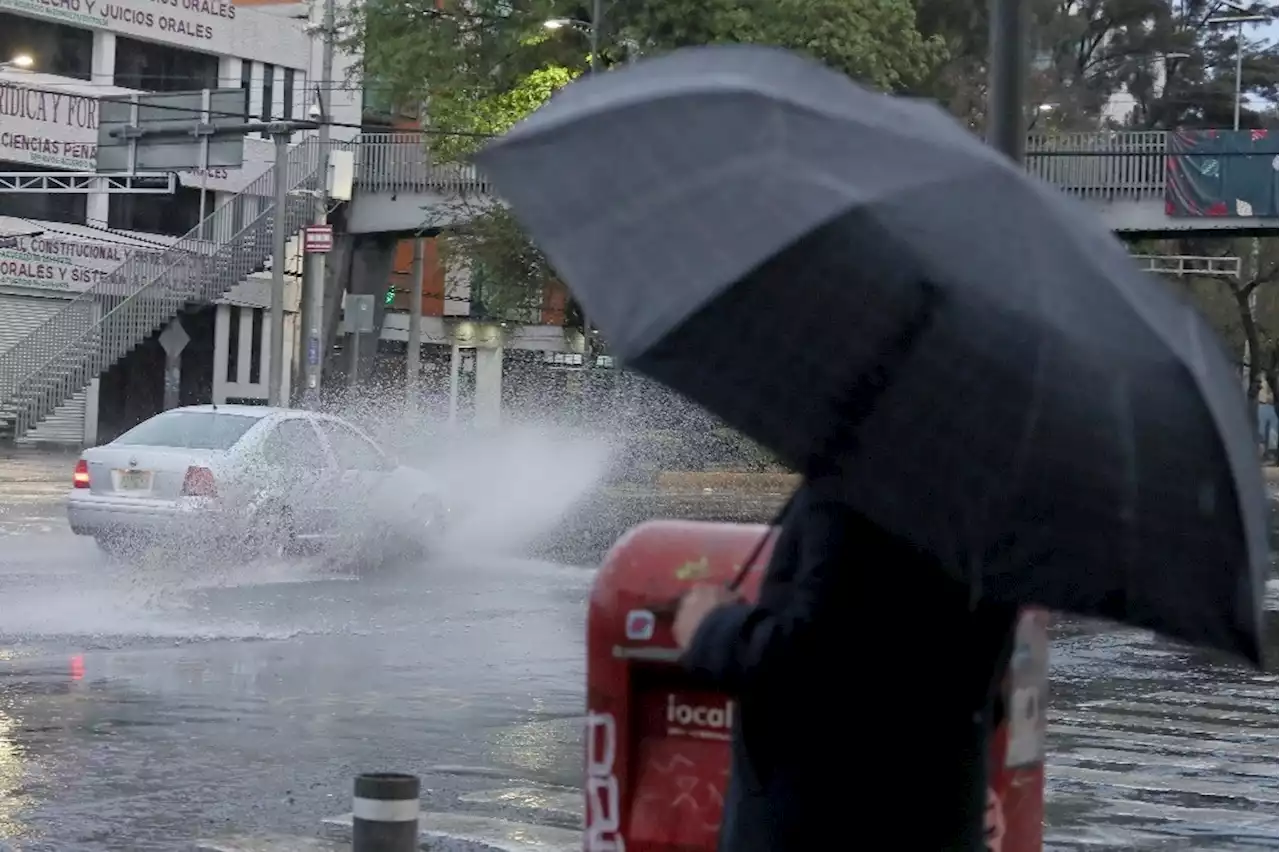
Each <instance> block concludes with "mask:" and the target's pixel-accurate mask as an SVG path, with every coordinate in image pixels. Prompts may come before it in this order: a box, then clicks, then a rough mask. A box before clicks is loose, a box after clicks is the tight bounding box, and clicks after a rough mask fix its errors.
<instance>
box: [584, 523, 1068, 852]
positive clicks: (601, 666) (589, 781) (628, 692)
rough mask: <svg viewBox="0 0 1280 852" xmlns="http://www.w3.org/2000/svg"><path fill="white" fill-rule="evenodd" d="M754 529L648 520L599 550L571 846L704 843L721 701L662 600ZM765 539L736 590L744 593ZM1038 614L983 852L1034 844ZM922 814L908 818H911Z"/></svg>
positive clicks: (727, 561) (667, 848) (750, 546)
mask: <svg viewBox="0 0 1280 852" xmlns="http://www.w3.org/2000/svg"><path fill="white" fill-rule="evenodd" d="M772 534H773V533H772V532H771V531H770V530H769V528H768V527H765V526H748V525H742V524H711V523H700V522H694V521H651V522H649V523H646V524H642V525H640V526H639V527H636V528H635V529H633V530H631V531H630V532H628V533H627V534H626V535H624V536H623V537H622V538H621V539H619V540H618V542H617V544H615V545H614V547H613V549H612V550H611V551H610V552H609V554H608V556H607V557H606V559H605V562H604V565H603V566H602V567H601V569H600V572H599V574H598V576H597V577H596V580H595V584H594V586H593V588H592V591H591V601H590V609H589V613H588V617H587V730H586V752H587V754H586V779H585V784H584V792H585V795H586V812H585V825H584V836H583V848H584V850H585V852H677V850H678V852H695V850H713V849H715V846H716V838H717V834H718V832H719V828H720V819H721V814H722V811H723V804H724V791H725V787H726V781H727V779H728V775H729V737H730V731H731V729H732V726H733V713H734V706H733V702H732V701H731V700H730V699H729V697H728V696H726V695H724V694H723V693H720V692H717V691H714V690H710V689H707V688H706V687H705V686H704V685H702V684H699V683H698V681H697V679H696V677H694V676H693V675H690V674H689V673H688V672H686V671H685V670H684V669H683V668H682V667H681V666H680V665H679V652H678V650H677V649H676V644H675V640H674V639H673V638H672V635H671V620H670V617H669V616H670V612H671V607H672V604H673V603H674V602H675V601H676V600H678V599H679V597H680V595H681V594H683V593H684V592H685V591H686V590H687V589H688V588H689V587H690V586H692V585H694V584H695V583H727V582H728V581H729V580H731V579H732V578H733V577H735V576H736V575H737V574H738V572H739V569H740V567H741V566H742V562H743V560H745V559H747V558H748V557H750V555H751V553H752V551H753V550H754V549H755V547H756V546H757V545H758V544H759V543H760V540H761V538H762V537H763V536H765V535H772ZM772 543H773V542H772V541H770V542H769V543H768V545H767V546H766V547H765V548H764V549H763V550H762V551H761V553H760V554H759V555H758V557H757V563H756V565H757V567H755V568H754V569H753V570H751V571H750V572H749V573H748V574H747V575H746V578H745V580H744V582H743V584H742V586H741V587H740V591H741V593H742V594H743V595H744V596H745V597H746V598H748V599H751V598H754V596H755V594H756V592H757V590H758V587H759V582H760V576H761V573H762V570H761V567H762V566H763V565H764V564H766V563H767V561H768V558H769V553H770V550H771V548H772ZM1045 635H1046V634H1045V621H1044V618H1043V616H1042V615H1040V614H1038V613H1034V612H1028V613H1026V614H1024V616H1023V618H1022V619H1021V622H1020V623H1019V627H1018V643H1017V649H1016V650H1015V653H1014V656H1013V662H1012V663H1011V665H1010V669H1009V675H1008V676H1007V688H1006V695H1007V696H1008V697H1007V699H1006V701H1005V702H1004V704H1005V706H1006V707H1007V708H1008V711H1009V712H1007V713H1005V714H1004V716H1005V718H1003V719H1002V721H1001V722H1000V724H999V726H998V728H997V731H996V736H995V737H994V742H993V748H992V755H991V758H992V764H991V776H990V777H991V789H990V790H989V795H988V802H989V810H988V814H987V822H988V827H989V834H988V837H989V843H990V848H991V850H992V852H1039V850H1040V848H1041V837H1042V829H1041V822H1042V818H1043V777H1044V774H1043V751H1044V748H1043V736H1044V705H1045V698H1046V697H1047V694H1046V689H1047V683H1046V680H1045V676H1046V673H1047V659H1048V652H1047V642H1046V641H1045ZM926 816H927V815H923V814H922V818H924V817H926Z"/></svg>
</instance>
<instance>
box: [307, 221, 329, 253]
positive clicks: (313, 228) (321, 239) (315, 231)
mask: <svg viewBox="0 0 1280 852" xmlns="http://www.w3.org/2000/svg"><path fill="white" fill-rule="evenodd" d="M302 245H303V249H304V250H305V251H306V253H307V254H325V253H326V252H330V251H332V250H333V226H332V225H308V226H307V227H305V228H303V229H302Z"/></svg>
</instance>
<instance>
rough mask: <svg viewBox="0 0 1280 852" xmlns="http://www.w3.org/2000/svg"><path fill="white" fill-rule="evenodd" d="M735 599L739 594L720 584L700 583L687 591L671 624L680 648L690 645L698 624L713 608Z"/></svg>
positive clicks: (683, 648)
mask: <svg viewBox="0 0 1280 852" xmlns="http://www.w3.org/2000/svg"><path fill="white" fill-rule="evenodd" d="M735 600H737V596H736V595H735V594H734V593H733V592H731V591H729V590H728V589H726V588H725V587H724V586H720V585H715V586H712V585H706V584H700V585H697V586H694V587H693V588H692V589H690V590H689V591H688V592H686V593H685V596H684V597H682V598H681V599H680V605H679V607H678V608H677V609H676V620H675V622H674V623H673V624H672V625H671V633H672V635H674V636H675V639H676V644H677V645H679V646H680V650H681V651H683V650H685V649H686V648H688V647H689V643H690V642H692V641H693V635H694V634H695V633H697V632H698V626H699V625H700V624H702V620H703V619H704V618H706V617H707V614H708V613H709V612H711V610H713V609H715V608H716V607H718V606H722V605H724V604H727V603H730V602H731V601H735Z"/></svg>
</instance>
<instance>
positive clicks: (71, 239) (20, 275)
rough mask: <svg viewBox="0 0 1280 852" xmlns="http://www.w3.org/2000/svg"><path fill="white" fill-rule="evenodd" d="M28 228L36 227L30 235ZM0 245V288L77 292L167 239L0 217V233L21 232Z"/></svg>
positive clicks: (154, 253)
mask: <svg viewBox="0 0 1280 852" xmlns="http://www.w3.org/2000/svg"><path fill="white" fill-rule="evenodd" d="M32 231H41V233H39V234H34V235H32V234H31V232H32ZM23 232H26V234H27V235H24V236H19V237H17V238H16V239H14V240H13V241H12V242H13V243H14V244H13V245H9V244H8V241H7V242H6V244H5V245H8V247H0V287H21V288H28V289H31V288H33V289H38V290H54V291H58V292H61V293H69V294H74V293H81V292H83V291H85V290H87V289H89V288H90V287H92V286H93V285H94V284H96V283H97V282H98V281H99V280H100V279H101V278H102V277H103V276H104V275H107V274H108V273H110V272H111V271H112V270H114V269H115V268H116V267H118V266H119V265H120V264H122V263H124V262H125V261H126V260H129V259H130V258H132V257H134V256H143V257H147V256H150V257H159V256H160V254H161V253H162V252H164V250H165V247H166V246H167V245H168V244H170V243H172V242H176V240H174V239H173V238H172V237H162V236H157V235H155V234H139V235H137V236H136V237H134V236H132V235H131V234H129V233H127V232H121V231H112V232H110V233H105V232H102V231H95V230H94V229H92V228H86V227H81V226H77V225H66V224H63V223H61V222H56V223H55V222H36V221H32V220H29V219H8V218H6V217H3V216H0V233H6V234H13V233H23Z"/></svg>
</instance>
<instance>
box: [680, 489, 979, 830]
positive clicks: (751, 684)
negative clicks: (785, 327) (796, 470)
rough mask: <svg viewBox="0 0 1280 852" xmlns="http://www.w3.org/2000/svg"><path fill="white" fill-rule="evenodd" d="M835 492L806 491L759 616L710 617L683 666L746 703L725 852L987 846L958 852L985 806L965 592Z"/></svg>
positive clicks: (786, 522) (776, 556) (754, 608)
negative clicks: (967, 669)
mask: <svg viewBox="0 0 1280 852" xmlns="http://www.w3.org/2000/svg"><path fill="white" fill-rule="evenodd" d="M826 490H827V489H826V488H824V487H823V486H821V485H820V484H819V485H815V484H814V483H813V482H806V484H804V485H803V486H801V489H800V490H799V491H798V492H797V493H796V496H795V498H794V499H793V500H792V503H791V506H790V508H789V509H788V510H787V512H786V514H785V515H784V517H783V519H782V530H781V532H780V534H779V537H778V541H777V543H776V545H775V548H774V551H773V556H772V558H771V560H770V562H769V566H768V568H767V569H766V572H765V576H764V578H763V581H762V583H761V586H760V594H759V598H758V601H757V603H756V604H754V605H752V604H745V603H744V604H731V605H728V606H724V607H720V608H718V609H717V610H715V611H713V612H712V613H711V614H710V615H708V616H707V618H706V620H705V621H704V622H703V623H702V625H701V626H700V627H699V629H698V631H697V633H696V635H695V636H694V638H693V641H692V643H691V645H690V647H689V649H688V651H687V652H686V655H685V663H686V665H687V666H688V667H689V668H690V669H691V670H692V671H694V672H695V673H697V674H699V675H700V676H701V677H702V678H703V679H706V680H708V681H709V682H710V683H711V684H712V685H714V686H715V687H717V688H719V689H721V690H724V691H725V692H728V693H729V694H731V695H733V696H734V697H735V698H736V699H737V701H738V709H737V711H736V713H735V726H736V728H735V731H734V739H733V756H732V771H731V776H730V783H729V790H728V795H727V796H726V800H725V808H724V819H723V827H722V830H721V836H720V849H721V850H722V852H757V850H759V852H766V850H767V852H792V850H794V852H811V851H813V850H843V849H855V848H862V847H864V846H865V847H867V848H884V849H901V850H904V852H912V850H921V852H934V850H940V849H967V848H979V847H973V846H972V844H971V843H969V842H968V841H965V842H956V841H955V838H957V837H960V836H963V835H964V834H965V833H966V832H967V831H968V830H969V828H970V827H971V826H972V821H971V820H970V819H969V816H968V814H969V813H971V808H972V805H973V804H974V802H973V801H969V800H966V796H969V797H970V798H972V796H978V799H977V800H976V801H977V805H978V807H977V813H978V814H979V822H978V823H977V828H978V830H979V832H980V828H981V824H980V815H981V812H982V806H983V805H984V804H985V790H984V789H983V788H982V784H981V780H980V779H981V770H980V766H981V763H982V759H983V758H982V756H981V755H980V754H971V753H968V752H972V751H974V750H975V749H976V750H977V751H981V748H982V745H981V742H982V741H981V737H980V736H978V737H977V738H976V740H975V730H978V729H975V724H974V712H973V711H974V709H975V708H980V707H981V706H982V705H983V703H984V700H985V694H986V692H985V690H984V689H981V688H979V689H976V690H975V689H973V688H971V687H970V686H968V685H967V683H968V681H970V680H972V677H971V675H966V674H962V673H961V670H962V669H963V665H962V662H963V660H964V658H965V656H966V655H967V654H969V653H970V650H971V648H970V645H971V642H970V637H968V636H966V635H965V629H966V628H964V626H963V620H964V618H965V616H966V614H967V613H968V612H969V603H968V601H967V595H966V594H965V593H964V592H963V589H962V587H961V586H960V585H959V584H957V583H953V582H951V581H950V580H949V579H947V578H945V577H944V576H943V575H942V573H941V571H940V570H939V569H938V568H937V567H936V565H935V564H934V563H933V562H932V561H931V560H928V559H926V558H925V557H923V556H921V555H920V554H918V553H917V552H916V551H915V550H914V549H913V548H912V547H911V546H910V545H908V544H906V543H905V542H903V541H901V540H899V539H896V538H893V537H892V536H889V535H887V534H885V533H884V532H883V531H882V530H880V529H879V528H877V527H876V526H875V525H873V524H871V523H870V522H868V521H867V520H865V519H864V518H862V517H861V516H859V515H858V514H857V513H855V512H853V511H852V510H850V509H849V508H848V507H847V506H845V505H844V504H843V503H842V502H841V501H840V500H839V499H837V498H836V497H834V496H828V495H826V494H825V493H824V492H825V491H826ZM957 708H959V710H957ZM975 742H976V743H977V746H976V747H975V746H974V743H975ZM975 770H977V771H978V773H979V774H978V775H977V776H975V775H974V771H975ZM975 777H976V778H978V779H979V781H978V788H977V790H973V791H966V789H964V788H965V786H966V784H967V783H968V782H969V781H971V780H972V779H973V778H975ZM913 814H914V819H911V818H909V819H908V820H907V821H906V822H903V818H904V817H911V815H913ZM917 820H918V822H917Z"/></svg>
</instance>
